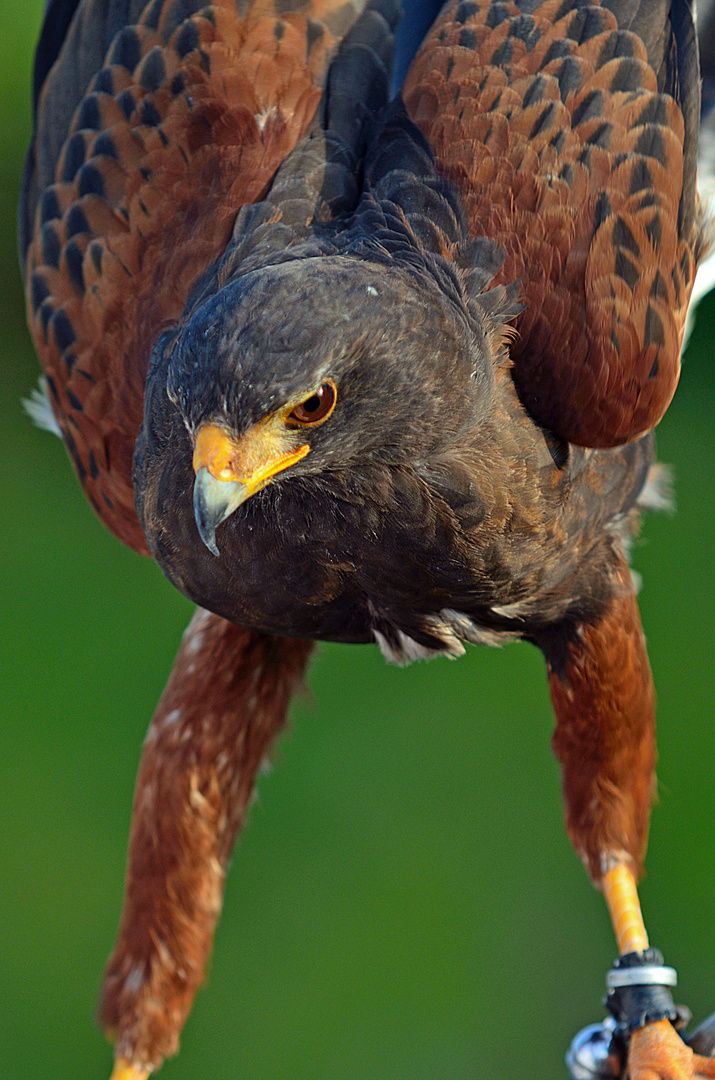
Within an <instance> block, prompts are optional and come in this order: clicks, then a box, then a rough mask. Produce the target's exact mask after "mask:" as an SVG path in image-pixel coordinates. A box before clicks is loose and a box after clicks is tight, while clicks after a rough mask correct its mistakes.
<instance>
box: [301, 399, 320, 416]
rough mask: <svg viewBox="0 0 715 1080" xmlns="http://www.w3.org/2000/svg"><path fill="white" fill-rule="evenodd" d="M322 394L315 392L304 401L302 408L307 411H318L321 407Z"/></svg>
mask: <svg viewBox="0 0 715 1080" xmlns="http://www.w3.org/2000/svg"><path fill="white" fill-rule="evenodd" d="M322 396H323V395H322V394H313V396H312V397H309V398H308V400H307V401H304V402H303V404H302V405H301V408H302V409H304V410H305V412H307V413H311V412H316V411H317V410H318V409H319V408H320V399H321V397H322Z"/></svg>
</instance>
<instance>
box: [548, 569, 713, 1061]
mask: <svg viewBox="0 0 715 1080" xmlns="http://www.w3.org/2000/svg"><path fill="white" fill-rule="evenodd" d="M614 585H615V590H614V596H613V599H612V600H611V602H610V603H609V605H608V606H607V607H606V609H605V610H604V611H603V612H602V613H601V615H600V617H598V618H597V619H596V620H595V621H591V622H582V623H580V624H576V625H575V626H571V627H570V628H569V629H568V630H567V631H565V632H564V633H563V634H562V636H560V637H557V636H554V638H552V639H551V640H549V641H548V642H547V643H545V644H544V646H543V647H544V651H545V653H546V656H547V662H548V667H549V684H550V689H551V697H552V701H553V704H554V710H555V712H556V721H557V722H556V731H555V733H554V739H553V746H554V751H555V753H556V756H557V757H558V759H559V761H560V762H561V765H562V768H563V783H564V798H565V807H566V828H567V830H568V834H569V836H570V838H571V841H572V843H573V845H574V847H575V848H576V851H577V853H578V855H579V856H580V857H581V859H582V860H583V861H584V863H585V865H586V867H587V869H588V871H589V873H590V875H591V878H592V880H593V882H594V884H595V885H596V887H597V888H600V889H602V890H603V892H604V894H605V897H606V900H607V903H608V906H609V910H610V914H611V920H612V922H613V928H614V931H615V934H616V938H617V942H618V949H619V953H620V954H621V955H622V956H623V955H625V954H630V955H631V957H633V958H634V963H635V964H636V965H642V966H641V971H644V969H645V967H646V966H648V969H649V974H650V977H652V978H653V979H656V978H658V977H659V976H658V975H657V971H658V970H659V971H660V972H663V970H664V969H663V968H662V967H661V968H660V969H659V968H658V960H657V957H656V959H655V960H654V959H653V958H652V954H649V953H646V954H645V955H644V954H643V950H646V949H648V936H647V934H646V930H645V926H644V923H643V919H642V916H641V911H640V905H639V902H638V894H637V890H636V881H637V879H638V877H639V876H640V874H641V871H642V868H643V858H644V855H645V849H646V843H647V838H648V822H649V817H650V809H651V803H652V798H653V793H654V790H655V760H656V746H655V692H654V689H653V680H652V676H651V672H650V665H649V663H648V656H647V653H646V646H645V639H644V636H643V630H642V627H641V621H640V615H639V612H638V604H637V602H636V598H635V595H634V593H633V587H632V584H631V579H630V573H629V570H628V566H627V565H626V562H625V559H623V558H622V557H621V558H620V560H619V562H618V565H617V566H616V568H615V573H614ZM653 973H655V974H653ZM640 977H643V981H644V982H645V981H646V977H645V975H644V976H639V978H640ZM661 977H662V976H661ZM666 998H667V994H666ZM626 1011H628V1010H626ZM632 1011H633V1010H632V1009H631V1012H632ZM636 1012H637V1009H636ZM655 1015H658V1010H657V1008H656V1009H655ZM620 1022H621V1023H623V1018H622V1017H621V1018H620ZM639 1022H640V1021H635V1022H634V1023H633V1024H632V1025H631V1026H633V1027H635V1030H633V1031H632V1034H631V1035H630V1041H629V1051H628V1074H629V1076H630V1077H631V1080H685V1078H690V1077H696V1076H708V1077H715V1059H711V1058H703V1057H699V1056H697V1055H694V1054H693V1052H692V1051H691V1050H690V1049H689V1048H688V1047H687V1046H686V1044H685V1043H684V1042H683V1041H682V1040H681V1038H680V1036H679V1035H677V1034H676V1032H675V1029H674V1028H673V1027H672V1025H671V1023H670V1022H669V1020H667V1019H659V1020H656V1021H654V1022H650V1023H647V1024H645V1026H638V1024H639Z"/></svg>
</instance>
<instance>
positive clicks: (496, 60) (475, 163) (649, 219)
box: [404, 0, 699, 446]
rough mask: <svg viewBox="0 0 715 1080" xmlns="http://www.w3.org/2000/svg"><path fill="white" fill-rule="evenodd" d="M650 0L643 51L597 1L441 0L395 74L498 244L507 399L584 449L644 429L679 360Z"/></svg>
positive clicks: (670, 186)
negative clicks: (649, 41)
mask: <svg viewBox="0 0 715 1080" xmlns="http://www.w3.org/2000/svg"><path fill="white" fill-rule="evenodd" d="M681 6H682V5H681ZM661 7H662V8H663V9H665V5H658V6H657V10H656V6H655V5H654V11H653V19H654V20H655V19H658V18H661V19H662V22H663V33H662V34H660V35H659V36H658V35H654V36H655V38H656V39H657V41H658V42H659V52H658V54H657V55H655V53H654V54H653V55H651V56H650V58H649V54H648V52H647V50H646V46H645V44H644V43H643V41H642V40H641V39H640V37H639V36H637V35H636V34H635V33H633V32H631V31H630V30H624V29H619V25H618V22H617V19H616V16H615V15H614V14H613V13H612V12H611V11H609V10H607V9H606V8H605V7H600V6H599V0H594V2H593V3H592V4H591V5H589V6H584V7H582V8H579V9H577V10H576V11H573V10H572V11H569V12H568V14H566V15H565V16H564V17H560V11H561V10H563V8H564V5H563V4H562V3H561V0H547V2H545V3H542V4H540V5H538V6H537V7H536V10H535V11H534V13H533V15H525V14H522V13H521V12H520V11H519V8H518V5H517V4H516V3H498V4H497V3H492V4H490V3H489V2H488V0H474V2H472V0H470V2H466V0H465V2H462V3H459V2H458V0H454V2H453V3H451V4H450V5H449V6H448V7H447V9H446V10H445V12H444V13H443V15H442V17H441V18H440V20H438V22H437V24H436V25H435V27H434V28H433V30H432V32H431V34H430V36H429V38H428V39H427V41H426V42H425V44H424V45H423V47H422V50H421V52H420V53H419V54H418V56H417V58H416V59H415V61H414V63H413V65H412V67H411V69H410V72H409V74H408V77H407V81H406V85H405V92H404V95H405V102H406V105H407V108H408V111H409V113H410V115H411V116H412V118H413V120H415V122H416V123H417V124H418V125H419V126H420V128H421V129H422V131H423V133H424V134H425V135H426V137H427V138H428V139H429V141H430V143H431V144H432V146H433V148H434V151H435V153H436V156H437V160H438V163H439V167H440V169H441V170H442V172H443V173H444V174H445V175H446V176H448V177H449V178H450V179H451V180H452V181H453V182H454V183H455V184H456V185H457V187H458V188H459V190H460V191H461V193H462V195H463V197H464V200H465V203H466V206H467V212H468V217H469V224H470V229H471V231H472V232H473V234H475V235H479V236H488V237H490V238H492V239H494V240H497V241H498V242H499V243H500V244H502V245H503V247H504V248H505V250H506V260H505V263H504V266H503V269H502V271H501V274H500V278H499V280H501V281H502V282H508V281H514V280H517V279H520V283H521V290H522V298H523V299H524V301H525V303H526V310H525V311H524V313H523V315H522V316H521V317H520V319H519V321H518V323H517V326H518V330H519V338H518V340H517V341H516V342H515V344H514V346H513V348H512V358H513V360H514V378H515V381H516V384H517V387H518V389H519V392H520V395H521V398H522V400H523V401H524V403H525V405H526V406H527V408H529V410H530V411H531V412H532V414H533V415H534V416H535V417H536V418H537V419H538V420H539V421H540V422H541V423H542V424H544V425H545V426H547V427H549V428H551V429H552V430H553V431H555V432H557V433H558V434H559V435H560V436H561V437H563V438H566V439H568V440H570V441H572V442H575V443H578V444H581V445H584V446H614V445H618V444H621V443H624V442H627V441H629V440H631V439H634V438H636V437H638V436H639V435H641V434H643V433H644V432H646V431H649V430H650V429H651V428H653V427H654V426H655V424H656V423H657V422H658V420H659V419H660V418H661V416H662V415H663V413H664V412H665V409H666V408H667V406H668V404H669V402H670V399H671V397H672V395H673V393H674V391H675V386H676V383H677V380H678V374H679V369H680V348H681V343H682V338H683V329H684V320H685V312H686V308H687V304H688V299H689V296H690V291H691V287H692V283H693V278H694V270H695V264H696V259H697V254H698V245H699V225H698V222H697V221H693V220H692V217H693V215H692V214H691V215H690V220H686V219H687V215H686V214H684V213H683V204H686V203H692V192H690V191H689V188H690V186H692V180H691V177H690V172H689V171H688V174H687V184H686V185H685V187H686V190H684V180H683V176H684V167H683V154H684V151H683V147H684V143H685V142H686V133H685V125H684V120H683V115H682V113H681V110H680V108H679V106H678V104H677V103H676V101H675V99H674V98H673V97H672V96H670V95H669V94H667V93H664V92H662V89H663V86H664V85H666V86H667V85H670V84H672V82H673V81H674V80H676V83H677V72H676V73H674V62H672V61H670V60H668V57H669V56H670V54H671V53H672V51H673V49H674V48H675V46H674V45H673V41H672V38H673V35H672V33H671V32H670V28H669V23H668V21H667V13H666V15H663V14H662V11H661ZM685 14H686V15H688V14H689V13H688V12H685ZM664 43H665V44H664ZM669 45H670V46H672V48H671V49H670V52H669V48H668V46H669ZM681 51H682V50H681ZM691 81H692V80H691ZM677 92H678V94H679V96H680V97H681V99H682V98H684V97H685V95H686V94H690V95H691V96H692V95H693V94H697V92H698V90H697V86H690V87H682V86H680V85H679V84H678V85H677ZM687 165H688V162H687V154H686V167H687Z"/></svg>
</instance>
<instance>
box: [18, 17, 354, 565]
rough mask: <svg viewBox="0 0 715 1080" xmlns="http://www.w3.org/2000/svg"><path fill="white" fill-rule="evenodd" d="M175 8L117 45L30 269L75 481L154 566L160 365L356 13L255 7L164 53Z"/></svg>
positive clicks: (37, 332)
mask: <svg viewBox="0 0 715 1080" xmlns="http://www.w3.org/2000/svg"><path fill="white" fill-rule="evenodd" d="M174 8H175V4H174V3H173V2H170V0H166V2H165V3H164V5H163V7H162V10H161V12H160V13H159V14H157V4H156V3H153V4H151V5H148V6H147V8H146V9H145V11H144V14H143V16H142V19H143V20H144V21H143V22H142V21H140V23H139V24H138V25H135V26H131V27H125V28H124V29H123V30H121V31H120V33H119V34H118V35H117V36H116V37H115V39H114V41H113V43H112V45H111V46H110V49H109V52H108V54H107V56H106V58H105V66H104V67H103V68H102V69H101V70H100V71H99V72H98V73H97V74H96V75H95V77H94V78H93V80H92V81H91V83H90V85H89V87H88V89H87V92H86V93H85V95H84V97H83V98H82V100H81V101H80V103H79V105H78V107H77V110H76V112H75V114H74V118H73V120H72V124H71V127H70V130H69V133H68V136H67V139H66V141H65V143H64V146H63V148H62V151H61V153H60V155H59V159H58V161H57V164H56V168H55V171H54V183H52V184H51V185H50V186H49V187H47V188H46V190H45V191H44V194H43V195H42V197H41V198H40V199H39V202H38V205H37V210H36V216H35V226H34V235H33V238H32V241H31V243H30V246H29V249H28V252H27V264H26V280H27V307H28V319H29V323H30V327H31V329H32V333H33V336H34V339H35V344H36V347H37V351H38V353H39V356H40V359H41V362H42V366H43V368H44V370H45V373H46V376H47V381H48V386H49V390H50V394H51V400H52V405H53V408H54V410H55V413H56V415H57V418H58V420H59V422H60V426H61V428H62V431H63V434H64V438H65V442H66V444H67V447H68V449H69V452H70V455H71V457H72V458H73V460H74V463H75V467H76V470H77V473H78V476H79V479H80V481H81V482H82V484H83V486H84V489H85V491H86V494H87V496H88V498H89V499H90V501H91V503H92V505H93V506H94V508H95V510H96V511H97V513H98V514H99V516H100V517H101V518H102V520H103V521H104V522H105V524H106V525H107V526H108V527H109V528H110V529H111V530H112V531H113V532H114V533H115V534H116V535H117V536H118V537H119V538H120V539H121V540H123V541H124V542H125V543H127V544H129V545H130V546H131V547H133V548H134V549H135V550H137V551H141V552H144V553H148V552H147V548H146V543H145V540H144V536H143V534H142V531H141V529H140V527H139V524H138V522H137V519H136V515H135V511H134V495H133V490H132V480H131V470H132V454H133V449H134V442H135V439H136V435H137V432H138V430H139V426H140V423H141V418H142V410H143V394H144V382H145V377H146V372H147V368H148V364H149V359H150V355H151V351H152V348H153V346H154V344H155V342H156V340H157V338H158V337H159V335H160V334H161V332H162V330H163V329H165V328H166V327H167V326H168V325H169V324H170V323H172V322H173V321H175V320H176V319H178V318H179V316H180V315H181V312H182V310H183V307H184V304H185V301H186V298H187V296H188V293H189V291H190V289H191V287H192V286H193V284H194V283H195V282H196V280H197V278H198V277H199V276H200V275H201V274H202V273H203V272H204V271H205V270H206V269H207V267H208V266H209V265H210V264H211V263H212V262H214V261H215V259H216V258H217V257H218V256H219V255H220V254H221V252H222V251H223V249H224V248H225V246H226V244H227V242H228V240H229V239H230V237H231V232H232V229H233V224H234V220H235V217H236V213H237V211H238V210H239V208H240V207H241V206H242V205H243V204H244V203H247V202H251V201H254V200H256V199H258V198H260V197H261V196H262V194H263V193H264V192H265V190H266V188H267V186H268V184H269V183H270V180H271V178H272V176H273V175H274V173H275V171H276V169H277V168H278V166H279V165H280V163H281V161H282V160H283V159H284V158H285V156H286V155H287V154H288V153H289V152H290V150H291V149H292V148H293V147H294V146H295V144H296V142H297V141H298V139H299V138H301V136H302V135H303V134H304V133H305V131H306V129H307V127H308V125H309V123H310V121H311V119H312V117H313V115H314V113H315V110H316V107H317V104H318V101H319V99H320V95H321V87H322V84H323V81H324V79H325V74H326V71H327V67H328V63H329V60H330V57H331V56H332V53H333V52H334V49H335V44H336V37H335V35H334V34H333V33H332V32H331V30H330V29H329V26H331V25H332V26H333V27H334V28H335V30H336V33H337V32H342V30H344V29H346V28H348V27H349V25H350V23H351V22H353V21H354V19H355V17H356V15H357V13H358V6H357V5H355V6H353V5H352V4H345V3H342V2H341V3H336V2H332V3H331V2H330V0H323V2H321V0H316V2H314V3H312V4H311V5H310V7H309V8H308V9H306V8H305V7H303V9H302V11H301V13H300V14H295V13H293V12H290V11H288V12H286V11H285V8H286V5H285V4H278V5H274V4H272V3H271V2H270V0H258V2H256V3H254V4H253V5H252V6H251V7H250V10H248V11H247V12H246V14H244V15H243V16H239V15H238V14H237V9H236V5H235V4H234V2H233V0H216V2H215V3H213V4H212V5H210V6H209V7H206V8H204V9H202V11H201V12H199V13H197V14H195V15H193V16H192V17H190V18H188V19H186V20H185V21H184V22H183V23H181V24H180V25H179V26H178V27H177V28H176V29H175V30H174V31H173V32H172V33H171V34H170V35H169V36H168V39H167V40H165V38H166V34H164V33H163V32H162V31H163V29H164V23H165V21H166V20H167V19H168V18H170V17H173V14H172V13H173V11H174ZM278 9H280V10H281V11H282V12H283V14H281V15H280V17H279V16H278V15H277V14H276V11H277V10H278ZM321 19H322V20H323V21H322V22H321V21H319V20H321ZM149 21H150V22H151V26H149V25H147V22H149ZM56 82H57V80H56V79H55V80H54V81H53V79H52V75H51V76H50V78H49V79H48V81H47V83H46V84H45V88H44V91H43V94H45V95H47V94H56V93H58V92H61V90H62V87H61V86H60V87H58V86H57V85H55V84H56ZM38 115H39V116H40V117H41V116H42V97H41V99H40V105H39V109H38ZM41 137H42V131H41V129H40V131H39V133H38V138H41Z"/></svg>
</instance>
